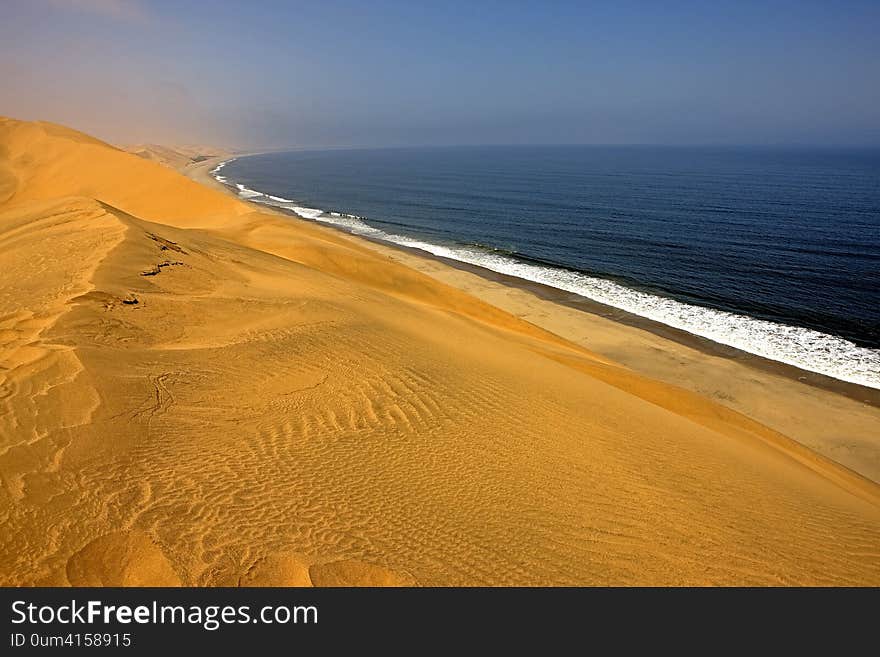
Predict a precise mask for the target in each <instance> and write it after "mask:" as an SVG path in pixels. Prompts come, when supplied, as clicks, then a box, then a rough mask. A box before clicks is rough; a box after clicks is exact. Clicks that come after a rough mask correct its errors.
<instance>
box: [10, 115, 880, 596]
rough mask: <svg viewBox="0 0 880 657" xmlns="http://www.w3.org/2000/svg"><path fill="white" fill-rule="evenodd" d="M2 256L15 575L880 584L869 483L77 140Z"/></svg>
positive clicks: (458, 297)
mask: <svg viewBox="0 0 880 657" xmlns="http://www.w3.org/2000/svg"><path fill="white" fill-rule="evenodd" d="M0 268H2V269H0V270H2V271H3V274H2V279H0V477H2V482H3V486H2V489H0V522H2V527H3V529H2V538H0V582H2V583H4V584H15V585H35V584H37V585H39V584H72V585H77V584H83V583H96V584H116V585H132V584H141V585H144V584H145V585H150V584H156V585H160V584H169V583H181V584H184V585H267V584H269V585H271V584H284V585H321V584H326V585H357V584H363V585H411V584H422V585H472V584H493V585H499V584H525V585H536V584H877V583H880V492H878V491H880V487H878V485H877V484H875V483H874V482H872V481H869V480H868V479H865V478H863V477H861V476H859V475H858V474H856V473H854V472H852V471H850V470H848V469H847V468H845V467H843V466H841V465H839V464H837V463H834V462H833V461H831V460H829V459H827V458H825V457H822V456H820V455H818V454H816V453H814V452H812V451H810V450H808V449H807V448H805V447H803V446H802V445H801V444H799V443H797V442H796V441H794V440H792V439H791V438H790V437H788V436H786V435H784V434H782V433H780V432H778V431H775V430H773V429H770V428H768V427H766V426H765V425H763V424H761V423H760V422H757V421H756V420H754V419H752V418H749V417H746V416H744V415H743V414H742V413H739V412H737V411H734V410H731V409H729V408H727V407H724V406H721V405H719V404H717V403H716V402H714V401H712V400H709V399H707V398H705V397H702V396H700V395H698V394H695V393H692V392H688V391H685V390H682V389H680V388H677V387H675V386H671V385H669V384H667V383H662V382H658V381H655V380H652V379H650V378H648V377H646V376H643V375H641V374H637V373H635V372H633V371H632V370H630V369H629V368H627V367H624V366H622V365H619V364H618V363H616V362H614V361H613V360H612V359H609V358H607V357H605V356H601V355H599V354H596V353H593V352H591V351H589V350H587V349H585V348H584V347H582V346H579V345H577V344H574V343H573V342H570V341H568V340H566V339H564V338H562V337H560V336H558V335H556V334H554V333H552V332H550V331H548V330H546V329H543V328H540V327H538V326H536V325H534V324H531V323H529V322H527V321H525V320H523V319H521V318H518V317H516V316H515V315H513V314H510V313H508V312H506V311H504V310H501V309H499V308H498V307H496V306H493V305H491V304H489V303H487V302H485V301H481V300H479V299H477V298H476V297H474V296H472V295H470V294H468V293H467V292H465V291H463V290H461V289H458V288H456V287H453V286H450V285H447V284H445V283H442V282H440V281H437V280H436V279H434V278H432V277H430V276H428V275H426V274H424V273H421V272H418V271H416V270H414V269H412V268H410V267H407V266H405V265H404V264H402V263H400V262H397V261H395V260H394V259H392V258H390V257H387V256H385V255H382V254H381V253H377V252H376V251H375V250H374V249H371V248H368V247H367V246H366V245H361V244H358V242H357V241H356V240H353V239H351V238H349V237H347V236H341V235H338V234H335V233H333V232H332V231H328V230H325V229H321V228H320V227H317V226H309V225H307V224H303V223H300V222H292V221H290V220H289V219H285V218H284V217H281V216H278V215H276V214H272V213H266V212H262V211H258V210H256V209H254V208H253V207H252V206H250V205H248V204H246V203H243V202H241V201H239V200H237V199H234V198H232V197H231V196H229V195H226V194H223V193H222V192H219V191H217V190H214V189H210V188H208V187H205V186H203V185H199V184H197V183H195V182H193V181H191V180H189V179H187V178H185V177H183V176H181V175H179V174H178V173H176V172H174V171H172V170H171V169H169V168H168V167H166V166H163V165H160V164H157V163H156V162H151V161H149V160H147V159H143V158H139V157H137V156H135V155H132V154H130V153H126V152H123V151H121V150H119V149H116V148H114V147H112V146H109V145H107V144H104V143H102V142H100V141H98V140H95V139H93V138H91V137H88V136H86V135H82V134H80V133H77V132H76V131H73V130H70V129H67V128H63V127H60V126H55V125H51V124H45V123H26V122H20V121H15V120H12V119H0Z"/></svg>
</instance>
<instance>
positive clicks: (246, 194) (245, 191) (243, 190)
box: [235, 183, 263, 199]
mask: <svg viewBox="0 0 880 657" xmlns="http://www.w3.org/2000/svg"><path fill="white" fill-rule="evenodd" d="M235 186H236V187H238V195H239V196H241V197H242V198H250V199H252V198H256V197H258V196H262V195H263V193H262V192H258V191H256V190H253V189H250V188H249V187H245V186H244V185H242V184H240V183H235Z"/></svg>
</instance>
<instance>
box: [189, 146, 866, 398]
mask: <svg viewBox="0 0 880 657" xmlns="http://www.w3.org/2000/svg"><path fill="white" fill-rule="evenodd" d="M263 152H265V151H259V152H247V153H240V154H236V155H234V156H232V157H228V156H227V157H216V158H211V159H209V160H205V161H202V162H198V163H197V164H195V165H192V166H190V167H187V168H186V169H185V170H184V171H183V173H184V174H185V175H187V176H189V177H191V178H192V179H194V180H196V181H198V182H200V183H202V184H208V185H209V186H211V187H213V188H215V189H220V190H222V191H224V192H226V193H227V194H230V195H232V196H233V197H235V198H236V199H237V200H239V201H243V202H245V203H247V204H249V205H251V206H253V207H255V208H258V209H259V210H260V211H261V212H266V211H269V212H273V213H277V214H280V215H282V216H285V217H290V218H294V219H298V220H300V221H306V222H309V223H311V224H313V225H317V226H322V227H324V228H328V229H330V230H333V231H334V232H336V233H341V234H343V235H347V236H348V237H350V238H354V239H358V240H362V241H365V242H367V243H369V244H372V245H374V246H378V247H381V248H383V249H391V250H393V251H400V252H402V253H407V254H409V255H412V256H414V257H416V258H422V259H425V260H428V261H434V262H440V263H443V264H445V265H447V266H449V267H452V268H454V269H457V270H459V271H464V272H468V273H471V274H475V275H476V276H479V277H480V278H483V279H485V280H486V281H489V282H494V283H499V284H501V285H505V286H508V287H513V288H516V289H519V290H524V291H527V292H531V293H532V294H534V295H535V296H537V297H539V298H540V299H543V300H545V301H549V302H551V303H554V304H559V305H564V306H567V307H570V308H574V309H577V310H579V311H581V312H584V313H588V314H591V315H593V316H598V317H602V318H604V319H608V320H610V321H613V322H616V323H619V324H622V325H625V326H628V327H631V328H635V329H640V330H643V331H647V332H650V333H651V334H653V335H655V336H657V337H660V338H663V339H666V340H671V341H673V342H675V343H677V344H679V345H682V346H685V347H688V348H691V349H696V350H699V351H700V352H702V353H704V354H706V355H708V356H716V357H721V358H726V359H730V360H734V361H737V362H741V363H744V364H746V365H747V366H750V367H754V368H756V369H758V370H760V371H762V372H766V373H771V374H776V375H779V376H783V377H786V378H788V379H790V380H793V381H797V382H798V383H803V384H806V385H809V386H812V387H815V388H818V389H821V390H824V391H827V392H833V393H836V394H840V395H843V396H845V397H847V398H849V399H852V400H854V401H857V402H860V403H864V404H868V405H871V406H874V407H877V408H880V389H878V388H871V387H869V386H864V385H861V384H858V383H852V382H850V381H844V380H842V379H837V378H834V377H832V376H829V375H826V374H821V373H818V372H812V371H810V370H805V369H802V368H800V367H797V366H796V365H790V364H788V363H784V362H782V361H777V360H773V359H772V358H767V357H765V356H760V355H758V354H753V353H751V352H748V351H745V350H743V349H739V348H737V347H732V346H730V345H726V344H723V343H721V342H716V341H714V340H711V339H710V338H705V337H702V336H700V335H696V334H694V333H690V332H688V331H685V330H684V329H679V328H675V327H673V326H670V325H668V324H664V323H663V322H659V321H656V320H653V319H650V318H647V317H643V316H641V315H636V314H635V313H631V312H629V311H626V310H622V309H620V308H616V307H614V306H610V305H607V304H604V303H601V302H599V301H595V300H593V299H590V298H589V297H585V296H582V295H580V294H577V293H574V292H568V291H566V290H562V289H559V288H556V287H553V286H551V285H546V284H544V283H537V282H534V281H530V280H528V279H525V278H520V277H518V276H513V275H510V274H504V273H500V272H497V271H494V270H492V269H488V268H487V267H481V266H479V265H474V264H471V263H468V262H463V261H461V260H456V259H454V258H446V257H444V256H440V255H435V254H433V253H430V252H428V251H424V250H422V249H418V248H415V247H410V246H404V245H402V244H395V243H393V242H388V241H385V240H381V239H377V238H373V237H370V236H369V235H357V234H355V233H352V232H350V231H348V230H345V229H344V228H343V227H341V226H337V225H334V224H331V223H325V222H321V221H317V220H314V219H308V218H306V217H302V216H300V215H298V214H296V213H295V212H293V211H291V210H286V209H284V208H280V207H276V206H272V205H267V204H263V203H256V202H254V201H251V200H250V199H247V198H243V197H241V196H239V195H238V194H237V193H236V192H235V190H234V189H233V188H232V187H231V186H229V185H225V184H223V183H221V182H220V181H218V180H217V179H216V178H214V176H213V175H211V173H210V171H211V170H213V168H214V167H216V166H217V164H219V163H220V162H223V161H230V160H233V159H236V158H238V157H247V156H250V155H259V154H261V153H263Z"/></svg>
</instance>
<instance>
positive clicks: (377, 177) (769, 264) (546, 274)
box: [214, 146, 880, 387]
mask: <svg viewBox="0 0 880 657" xmlns="http://www.w3.org/2000/svg"><path fill="white" fill-rule="evenodd" d="M214 173H215V176H217V177H218V179H219V180H220V181H221V182H224V183H226V184H227V185H230V186H231V187H233V188H234V189H236V191H238V193H239V194H240V195H241V196H242V197H245V198H248V199H250V200H253V201H257V202H262V203H266V204H269V205H275V206H279V207H282V208H287V209H289V210H293V211H295V212H296V213H297V214H299V215H300V216H302V217H304V218H306V219H311V220H315V221H320V222H324V223H328V224H334V225H336V226H338V227H340V228H343V229H345V230H348V231H351V232H353V233H357V234H363V235H368V236H370V237H373V238H377V239H382V240H386V241H389V242H393V243H397V244H402V245H406V246H410V247H415V248H420V249H422V250H424V251H427V252H429V253H432V254H435V255H441V256H445V257H449V258H453V259H457V260H461V261H464V262H468V263H471V264H476V265H481V266H483V267H486V268H489V269H492V270H495V271H498V272H501V273H505V274H511V275H514V276H519V277H521V278H524V279H528V280H531V281H536V282H540V283H544V284H547V285H551V286H554V287H557V288H559V289H562V290H566V291H569V292H574V293H577V294H581V295H583V296H585V297H588V298H590V299H593V300H595V301H599V302H601V303H605V304H608V305H610V306H614V307H617V308H621V309H623V310H626V311H629V312H631V313H634V314H637V315H641V316H644V317H648V318H650V319H654V320H657V321H660V322H663V323H665V324H668V325H670V326H674V327H677V328H680V329H683V330H685V331H688V332H690V333H693V334H696V335H700V336H703V337H706V338H709V339H711V340H714V341H716V342H720V343H723V344H727V345H731V346H734V347H737V348H740V349H743V350H745V351H748V352H751V353H755V354H758V355H761V356H765V357H767V358H771V359H774V360H778V361H782V362H786V363H790V364H792V365H796V366H799V367H801V368H803V369H807V370H810V371H814V372H820V373H823V374H826V375H829V376H832V377H835V378H838V379H842V380H846V381H851V382H855V383H861V384H863V385H869V386H871V387H880V151H877V150H835V149H822V150H817V149H804V148H801V149H787V150H784V149H778V148H772V149H771V148H684V147H682V148H678V147H642V146H639V147H635V146H633V147H629V146H617V147H598V146H540V147H539V146H534V147H532V146H516V147H455V148H406V149H373V150H324V151H297V152H289V153H272V154H263V155H254V156H248V157H240V158H237V159H234V160H231V161H229V162H227V163H225V164H224V165H221V167H219V168H218V169H215V172H214Z"/></svg>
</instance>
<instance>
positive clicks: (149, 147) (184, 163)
mask: <svg viewBox="0 0 880 657" xmlns="http://www.w3.org/2000/svg"><path fill="white" fill-rule="evenodd" d="M123 150H125V151H127V152H129V153H133V154H134V155H137V156H138V157H142V158H144V159H145V160H150V161H152V162H158V163H159V164H164V165H165V166H167V167H171V168H172V169H174V170H176V171H183V170H184V169H186V168H187V167H189V166H192V165H193V164H196V163H197V162H201V161H203V160H206V159H208V158H216V157H224V158H225V157H230V156H231V152H230V151H227V150H224V149H221V148H213V147H210V146H175V147H173V148H172V147H170V146H162V145H160V144H134V145H130V146H124V147H123Z"/></svg>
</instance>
